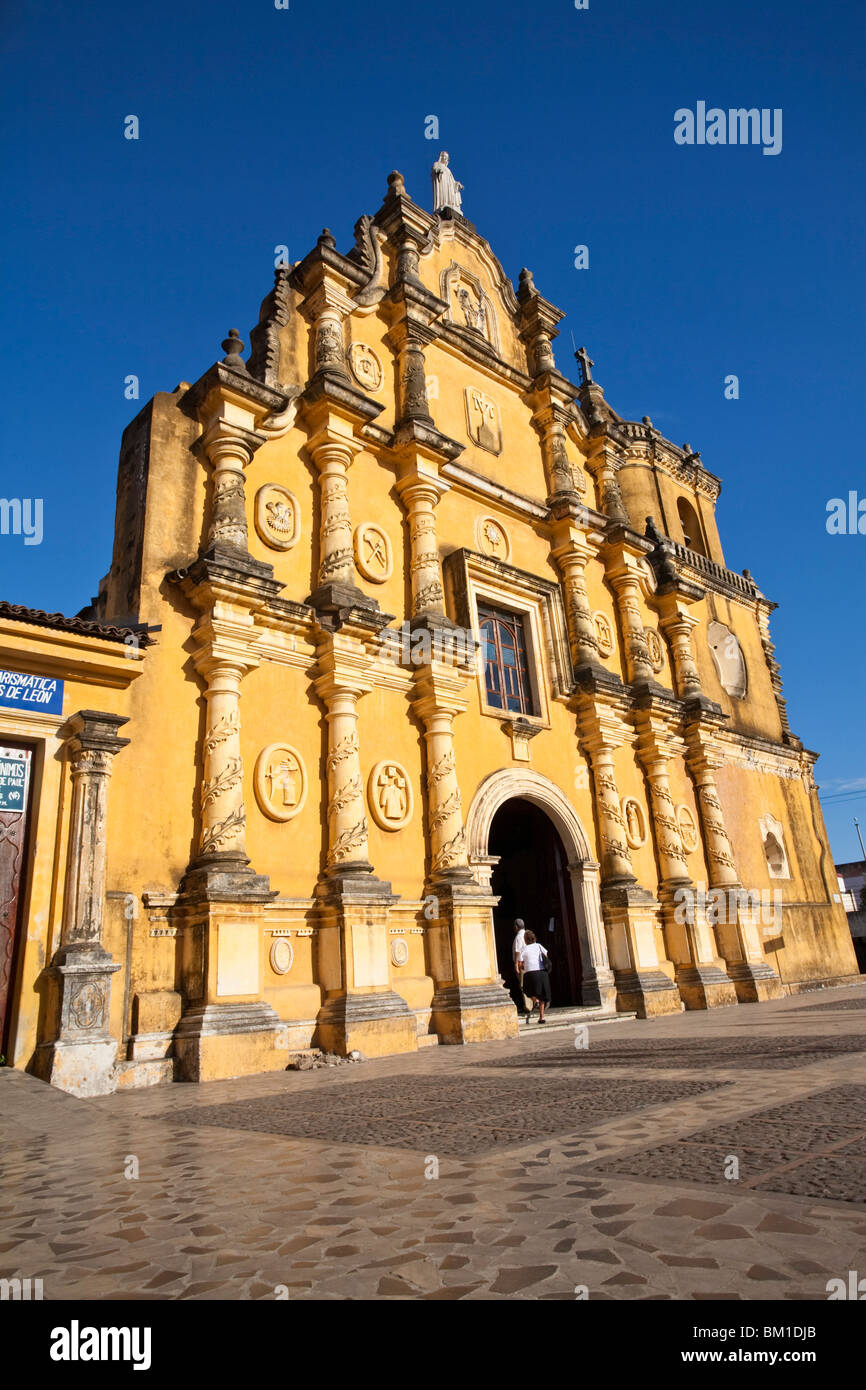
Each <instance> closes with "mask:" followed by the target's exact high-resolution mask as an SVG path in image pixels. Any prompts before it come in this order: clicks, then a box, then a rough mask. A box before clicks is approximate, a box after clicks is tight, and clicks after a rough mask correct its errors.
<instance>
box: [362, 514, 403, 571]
mask: <svg viewBox="0 0 866 1390" xmlns="http://www.w3.org/2000/svg"><path fill="white" fill-rule="evenodd" d="M355 564H356V565H357V567H358V572H359V573H360V574H362V575H363V576H364V578H365V579H369V581H370V583H371V584H384V583H385V581H386V579H390V578H391V574H392V573H393V570H394V558H393V556H392V554H391V542H390V540H389V539H388V536H387V534H386V532H385V531H383V530H382V527H381V526H375V525H374V524H373V522H371V521H364V522H362V523H361V525H360V526H358V527H356V529H355Z"/></svg>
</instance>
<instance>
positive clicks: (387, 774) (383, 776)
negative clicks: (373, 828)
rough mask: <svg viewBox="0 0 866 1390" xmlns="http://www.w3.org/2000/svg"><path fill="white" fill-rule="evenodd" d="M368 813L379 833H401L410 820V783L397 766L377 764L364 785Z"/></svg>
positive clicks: (390, 763)
mask: <svg viewBox="0 0 866 1390" xmlns="http://www.w3.org/2000/svg"><path fill="white" fill-rule="evenodd" d="M367 801H368V802H369V805H370V814H371V815H372V817H373V820H374V821H375V822H376V824H377V825H378V826H380V828H381V829H382V830H402V829H403V826H404V825H408V824H409V821H410V820H411V819H412V807H413V797H412V784H411V782H410V781H409V774H408V773H407V771H406V769H405V768H404V767H401V766H400V764H399V763H394V762H391V761H390V760H389V759H385V760H384V761H383V762H381V763H377V764H376V766H375V767H374V768H373V770H372V772H371V773H370V778H369V781H368V782H367Z"/></svg>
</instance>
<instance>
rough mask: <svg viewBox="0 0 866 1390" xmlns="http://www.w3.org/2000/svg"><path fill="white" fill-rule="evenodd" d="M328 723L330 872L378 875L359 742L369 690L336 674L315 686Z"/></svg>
mask: <svg viewBox="0 0 866 1390" xmlns="http://www.w3.org/2000/svg"><path fill="white" fill-rule="evenodd" d="M315 689H316V694H317V695H318V696H319V697H320V698H321V699H322V700H323V701H324V703H325V707H326V710H327V713H326V715H325V719H326V720H327V723H328V754H327V758H326V760H325V767H326V770H327V778H328V858H327V865H328V872H329V873H339V874H348V873H365V874H366V873H372V865H371V863H370V858H369V848H368V845H367V836H368V833H369V827H368V825H367V817H366V814H365V809H364V785H363V782H362V779H361V749H360V744H359V742H358V699H359V698H360V696H361V695H364V694H366V693H367V691H368V690H369V689H370V687H369V686H366V685H360V684H349V683H348V682H347V681H346V680H345V678H344V679H343V680H340V679H339V678H338V677H335V675H334V673H333V671H329V672H327V674H325V675H323V676H320V677H319V679H318V680H317V681H316V682H315Z"/></svg>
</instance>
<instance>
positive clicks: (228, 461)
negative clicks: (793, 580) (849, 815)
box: [0, 160, 857, 1095]
mask: <svg viewBox="0 0 866 1390" xmlns="http://www.w3.org/2000/svg"><path fill="white" fill-rule="evenodd" d="M445 165H447V160H445ZM436 167H437V169H439V171H440V174H441V173H442V165H441V162H440V164H439V165H437V166H436ZM443 178H444V176H443ZM443 178H440V182H439V185H438V192H437V200H436V201H437V210H436V211H435V212H434V213H430V212H428V211H426V210H425V209H424V208H422V207H421V206H419V205H418V204H417V203H415V202H414V201H413V200H412V199H411V198H410V197H409V195H408V194H407V192H406V190H405V187H404V184H403V180H402V178H401V176H400V175H399V174H396V173H395V174H392V175H391V176H390V178H389V180H388V191H387V194H386V196H385V199H384V201H383V203H382V205H381V207H380V208H379V210H378V212H377V213H376V214H375V216H373V217H363V218H361V219H360V221H359V222H358V224H357V225H356V228H355V241H354V245H353V246H352V247H351V249H349V250H348V252H346V253H342V252H339V251H338V250H337V247H336V242H335V238H334V237H333V236H332V235H331V234H330V232H328V231H325V232H323V234H322V236H321V237H319V239H318V242H317V244H316V246H315V247H314V248H313V249H312V250H311V251H310V253H309V254H308V255H307V256H305V257H304V258H303V260H301V261H299V262H297V263H295V264H280V265H278V266H277V269H276V274H275V283H274V288H273V290H272V291H271V293H270V294H269V295H268V296H267V298H266V299H265V301H264V303H263V305H262V308H261V312H260V317H259V322H258V324H257V325H256V327H255V328H254V329H253V331H252V334H251V335H250V350H249V354H248V356H247V358H246V360H245V359H244V356H243V353H244V351H245V348H244V344H243V343H242V342H241V340H240V337H239V336H238V334H237V333H236V332H235V331H234V330H232V331H231V333H230V334H229V336H228V338H227V339H226V341H225V343H224V344H223V347H224V350H225V355H224V357H223V358H222V360H220V361H218V362H217V363H215V364H214V365H213V366H212V367H211V368H210V369H209V370H207V371H206V372H205V373H204V375H203V376H201V377H200V378H199V379H198V380H197V381H196V382H195V383H194V384H188V383H181V385H180V386H178V387H177V389H176V390H175V391H174V392H172V393H170V394H167V393H166V394H159V395H157V396H155V397H154V398H153V400H151V401H150V402H149V403H148V405H146V406H145V408H144V409H143V410H142V411H141V413H140V414H139V415H138V417H137V418H136V419H135V420H134V421H133V422H132V423H131V424H130V425H129V427H128V428H127V430H126V432H125V434H124V439H123V444H122V449H121V456H120V466H119V479H118V500H117V518H116V532H115V543H114V553H113V558H112V563H111V568H110V570H109V573H108V575H107V576H106V578H105V579H104V580H103V581H102V582H101V584H100V588H99V593H98V596H97V597H96V598H95V599H94V601H93V604H92V606H91V608H90V609H88V610H86V611H85V612H83V613H82V614H81V615H79V616H78V617H77V618H62V617H60V616H58V615H49V614H43V613H39V612H37V611H35V610H30V609H24V608H15V607H14V606H12V605H10V604H3V605H0V644H2V651H0V657H2V664H3V666H4V668H5V669H4V671H3V672H2V673H0V674H2V678H3V680H4V681H5V682H6V683H5V684H4V685H3V692H4V697H5V698H4V699H3V700H2V702H0V744H2V747H0V760H2V769H3V776H2V781H3V794H2V799H0V837H2V839H3V844H0V871H2V876H3V877H2V885H3V891H4V894H5V899H4V903H5V905H4V908H3V914H4V915H3V918H2V922H0V932H2V935H0V948H2V949H0V961H2V963H3V966H2V968H3V971H4V974H3V978H2V981H0V983H2V987H3V993H2V994H0V999H2V1007H3V1011H4V1013H3V1019H4V1030H5V1031H4V1038H5V1041H4V1044H3V1048H4V1052H5V1056H6V1059H7V1062H9V1063H10V1064H11V1065H13V1066H16V1067H21V1068H27V1069H29V1070H31V1071H32V1072H34V1073H35V1074H37V1075H39V1076H41V1077H43V1078H44V1079H46V1080H48V1081H51V1082H52V1083H53V1084H56V1085H58V1086H61V1087H63V1088H64V1089H67V1090H69V1091H72V1092H74V1093H76V1094H81V1095H86V1094H99V1093H102V1092H105V1091H108V1090H111V1089H113V1088H114V1087H116V1086H118V1085H146V1084H151V1083H153V1082H157V1081H164V1080H170V1079H176V1080H208V1079H213V1078H219V1077H228V1076H236V1075H240V1074H245V1073H251V1072H258V1071H265V1070H269V1069H277V1068H284V1067H285V1066H286V1065H287V1062H288V1060H289V1057H290V1055H291V1054H292V1053H297V1052H299V1051H302V1050H304V1049H307V1048H310V1047H320V1048H323V1049H326V1050H328V1051H334V1052H339V1053H344V1054H345V1053H348V1052H349V1051H351V1050H354V1049H358V1050H360V1051H362V1052H363V1053H364V1054H366V1055H367V1056H376V1055H384V1054H389V1053H396V1052H408V1051H412V1050H415V1049H416V1048H419V1047H422V1046H427V1045H431V1044H437V1043H469V1042H474V1041H477V1040H484V1039H493V1038H506V1037H510V1036H513V1035H514V1034H516V1032H517V1029H518V1015H517V1009H516V1007H515V997H518V998H519V996H517V995H516V991H514V992H513V993H512V992H510V991H509V986H510V985H513V981H512V980H511V978H510V974H509V972H510V942H511V933H512V923H513V919H514V918H515V917H518V916H519V917H521V918H523V919H524V920H525V921H526V923H527V925H528V926H531V927H532V929H533V930H534V931H535V932H536V935H537V936H538V937H539V939H540V940H541V941H542V942H543V943H544V944H545V945H547V946H548V947H549V949H550V952H551V956H552V959H553V975H552V982H553V994H554V1004H560V1005H562V1006H573V1007H579V1008H581V1009H583V1010H584V1011H586V1012H585V1016H587V1017H593V1016H595V1017H604V1016H606V1015H608V1014H613V1013H615V1012H617V1011H619V1012H629V1011H632V1012H635V1013H637V1014H638V1015H639V1016H640V1017H651V1016H655V1015H659V1014H666V1013H671V1012H679V1011H680V1010H681V1009H683V1008H688V1009H701V1008H715V1007H722V1006H735V1005H737V1004H738V1003H739V1002H749V1001H755V1000H763V999H767V998H772V997H775V996H778V995H780V994H782V993H790V992H795V991H799V990H803V989H808V988H815V987H818V986H821V985H828V984H836V983H840V982H846V981H849V982H853V980H854V979H855V978H856V977H857V966H856V962H855V957H854V952H853V947H852V944H851V940H850V935H849V932H848V929H847V923H846V918H845V914H844V911H843V909H842V907H841V904H839V903H838V902H837V901H835V900H834V897H835V877H834V873H833V862H832V856H831V854H830V850H829V846H828V843H827V836H826V831H825V829H824V824H823V820H822V816H821V811H820V808H819V805H818V798H817V793H816V789H815V783H814V780H813V765H814V762H815V757H816V755H815V754H814V753H811V752H809V751H807V750H806V749H805V748H804V747H803V745H802V743H801V742H800V741H799V740H798V739H797V738H796V737H795V736H794V735H793V734H792V733H791V731H790V729H789V727H788V723H787V719H786V715H785V706H784V701H783V699H782V697H781V694H780V690H781V682H780V678H779V671H778V666H777V664H776V663H775V661H774V660H773V646H772V643H771V640H770V633H769V618H770V614H771V612H772V610H773V607H774V604H773V603H771V602H770V601H769V600H768V599H766V598H765V597H764V595H763V594H762V593H761V591H760V590H759V589H758V587H757V585H756V584H755V582H754V581H753V580H752V578H751V577H750V576H749V574H748V572H746V573H744V574H742V575H741V574H736V573H734V572H732V571H730V570H728V569H727V568H726V566H725V561H724V555H723V551H722V546H721V541H720V539H719V534H718V531H717V527H716V521H715V504H716V501H717V498H718V496H719V491H720V483H719V480H718V479H717V478H716V477H714V476H713V475H712V474H711V473H709V472H708V471H707V470H706V469H705V468H704V466H703V464H702V461H701V459H700V456H699V455H698V454H697V453H695V452H693V451H692V450H691V449H690V448H689V446H685V447H684V448H680V447H679V446H676V445H674V444H673V443H671V442H670V441H669V440H667V439H665V438H664V437H663V436H662V435H661V433H660V432H659V431H658V430H657V429H656V428H655V427H654V426H653V425H652V423H651V421H650V420H649V419H648V418H644V420H643V421H641V422H633V421H628V420H625V419H622V418H621V417H620V416H619V415H618V414H617V413H616V412H615V411H614V410H613V409H612V408H611V406H609V405H608V403H607V401H606V400H605V397H604V393H603V390H602V388H601V387H600V386H599V385H598V384H597V383H596V382H595V380H594V378H593V371H592V368H593V365H594V364H593V363H592V361H591V359H590V358H589V357H588V355H587V354H586V352H585V351H584V350H581V352H580V353H578V354H577V359H578V367H577V372H576V375H577V376H578V378H579V380H578V381H577V382H572V381H570V380H569V379H568V378H567V377H566V376H564V375H563V374H562V372H561V369H560V367H559V366H558V365H557V362H556V359H555V357H554V349H553V342H554V340H555V338H556V336H557V325H558V324H559V322H560V320H561V318H562V315H561V312H560V311H559V310H558V309H556V308H555V307H554V306H553V305H552V304H551V303H550V302H549V301H547V300H546V299H544V298H543V296H542V295H541V293H540V292H539V291H538V290H537V289H536V287H535V284H534V282H533V278H532V276H531V274H530V273H529V272H528V271H523V272H522V273H521V276H520V280H519V284H518V287H517V289H516V290H515V288H514V286H513V285H512V284H511V282H510V281H509V280H508V279H507V278H506V276H505V274H504V272H503V270H502V267H501V265H500V263H499V261H498V260H497V258H496V256H495V254H494V252H493V250H492V249H491V247H490V246H489V245H488V243H487V242H486V241H485V240H484V239H483V237H482V236H481V235H480V234H479V233H478V231H477V230H476V229H475V227H474V226H473V225H472V224H471V223H470V222H468V221H467V220H466V219H465V218H464V217H463V215H462V212H461V211H460V210H459V205H460V200H459V196H454V195H452V196H451V199H450V202H449V197H448V187H449V185H448V184H447V180H444V183H443ZM452 184H453V180H452ZM443 187H445V193H444V194H443V192H442V188H443ZM455 187H457V188H459V185H455ZM455 203H456V206H455ZM4 855H5V857H3V856H4ZM581 1016H583V1015H581Z"/></svg>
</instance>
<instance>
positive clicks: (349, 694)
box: [314, 624, 418, 1057]
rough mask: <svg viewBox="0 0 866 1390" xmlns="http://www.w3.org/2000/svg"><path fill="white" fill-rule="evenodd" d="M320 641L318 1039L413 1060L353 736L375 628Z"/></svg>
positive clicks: (412, 1026) (388, 894)
mask: <svg viewBox="0 0 866 1390" xmlns="http://www.w3.org/2000/svg"><path fill="white" fill-rule="evenodd" d="M348 628H349V625H348V624H347V625H346V627H344V628H342V629H341V630H340V631H339V632H338V633H325V632H322V633H321V634H320V644H319V647H318V650H317V660H318V667H319V672H320V674H319V676H318V677H317V679H316V680H315V683H314V685H315V690H316V694H317V695H318V696H319V698H320V699H321V700H322V701H323V703H324V705H325V710H326V714H325V718H326V720H327V723H328V751H327V754H326V757H325V772H326V776H327V794H328V809H327V815H328V851H327V856H326V867H325V873H324V876H323V878H321V879H320V880H319V883H318V884H317V887H316V898H317V905H318V911H317V917H318V923H319V931H318V937H317V953H318V960H317V965H318V979H319V981H320V983H321V985H322V987H323V989H324V991H325V998H324V1002H323V1004H322V1008H321V1009H320V1011H319V1016H318V1019H317V1023H316V1034H315V1040H316V1043H317V1045H318V1046H321V1047H323V1048H325V1049H326V1050H327V1051H329V1052H338V1053H341V1054H342V1055H346V1054H347V1053H349V1052H351V1051H352V1050H353V1049H354V1048H358V1049H359V1050H360V1051H362V1052H364V1053H366V1054H367V1056H370V1057H374V1056H381V1055H384V1054H387V1053H391V1052H408V1051H413V1050H414V1049H415V1048H417V1046H418V1029H417V1024H416V1021H415V1018H414V1016H413V1015H412V1013H411V1012H410V1010H409V1007H408V1005H407V1003H406V1001H405V999H403V997H402V996H401V995H399V994H397V993H396V992H395V991H394V990H393V989H392V988H391V983H390V981H391V973H390V961H389V953H388V947H389V936H388V928H389V912H390V908H391V905H392V903H394V902H395V901H396V899H395V896H394V894H393V893H392V891H391V885H390V883H387V882H385V881H383V880H382V879H379V878H377V877H376V876H375V874H374V873H373V866H372V864H371V863H370V858H369V849H368V826H367V817H366V814H365V801H364V787H363V782H362V779H361V755H360V741H359V737H358V708H357V704H358V700H359V699H360V698H361V697H362V696H363V695H365V694H367V693H368V691H369V690H370V689H371V688H372V683H371V681H370V679H369V670H370V668H371V666H372V664H373V663H372V657H371V655H370V652H369V649H368V647H369V643H370V641H371V640H372V638H373V635H374V633H375V631H376V630H377V629H375V628H370V629H369V630H367V631H366V632H365V631H363V630H362V629H361V628H360V627H358V628H356V629H355V630H354V631H351V630H348Z"/></svg>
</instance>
